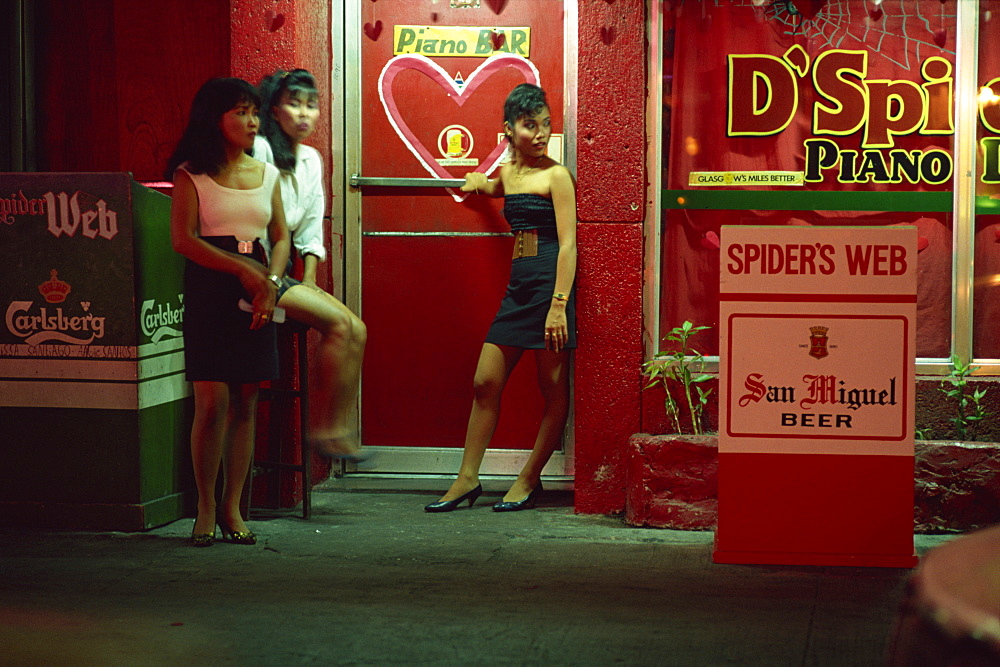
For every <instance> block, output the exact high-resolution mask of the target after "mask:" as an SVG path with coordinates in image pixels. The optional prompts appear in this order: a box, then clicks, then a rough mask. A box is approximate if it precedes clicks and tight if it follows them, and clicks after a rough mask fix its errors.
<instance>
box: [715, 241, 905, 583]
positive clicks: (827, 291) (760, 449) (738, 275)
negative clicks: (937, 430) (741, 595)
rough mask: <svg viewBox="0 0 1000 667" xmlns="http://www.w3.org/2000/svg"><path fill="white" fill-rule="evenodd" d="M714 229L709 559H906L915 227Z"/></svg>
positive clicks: (901, 562)
mask: <svg viewBox="0 0 1000 667" xmlns="http://www.w3.org/2000/svg"><path fill="white" fill-rule="evenodd" d="M721 239H722V258H721V267H720V268H721V285H720V319H719V323H720V329H721V331H720V343H721V349H720V380H719V385H720V401H721V403H720V405H721V409H720V432H719V435H720V437H719V455H720V458H719V467H720V470H719V530H718V533H717V536H716V552H715V559H716V561H718V562H759V563H797V564H817V565H818V564H823V565H875V566H886V567H898V566H909V565H912V564H913V562H914V556H913V406H914V397H913V386H914V377H913V373H914V370H913V362H914V344H915V336H914V327H915V314H916V313H915V311H916V268H917V266H916V265H917V259H916V257H917V255H916V252H917V250H916V230H915V228H913V227H909V226H893V227H814V226H727V227H723V234H722V237H721Z"/></svg>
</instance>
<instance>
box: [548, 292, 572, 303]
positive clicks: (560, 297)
mask: <svg viewBox="0 0 1000 667" xmlns="http://www.w3.org/2000/svg"><path fill="white" fill-rule="evenodd" d="M552 298H553V299H555V300H556V301H569V297H568V296H566V295H565V294H563V293H562V292H556V293H555V294H553V295H552Z"/></svg>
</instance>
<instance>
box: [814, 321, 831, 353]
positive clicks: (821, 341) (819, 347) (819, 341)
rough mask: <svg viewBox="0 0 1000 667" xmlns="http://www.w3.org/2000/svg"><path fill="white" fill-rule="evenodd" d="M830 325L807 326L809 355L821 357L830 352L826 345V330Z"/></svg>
mask: <svg viewBox="0 0 1000 667" xmlns="http://www.w3.org/2000/svg"><path fill="white" fill-rule="evenodd" d="M829 330H830V327H823V326H816V327H809V356H810V357H815V358H817V359H822V358H823V357H825V356H828V355H829V354H830V351H829V350H828V349H827V347H826V343H827V338H826V332H827V331H829Z"/></svg>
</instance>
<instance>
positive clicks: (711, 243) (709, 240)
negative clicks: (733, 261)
mask: <svg viewBox="0 0 1000 667" xmlns="http://www.w3.org/2000/svg"><path fill="white" fill-rule="evenodd" d="M720 245H721V243H720V242H719V235H718V234H716V233H715V232H705V235H704V236H703V237H701V247H702V248H704V249H705V250H718V249H719V246H720Z"/></svg>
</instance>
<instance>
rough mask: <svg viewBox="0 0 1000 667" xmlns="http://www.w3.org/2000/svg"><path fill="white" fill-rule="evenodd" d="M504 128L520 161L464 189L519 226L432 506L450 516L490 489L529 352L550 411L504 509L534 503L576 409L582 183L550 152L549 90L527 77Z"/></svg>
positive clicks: (475, 176) (472, 178)
mask: <svg viewBox="0 0 1000 667" xmlns="http://www.w3.org/2000/svg"><path fill="white" fill-rule="evenodd" d="M504 132H505V134H506V136H507V140H508V141H509V142H510V152H511V159H510V161H509V162H507V163H506V164H504V165H503V166H502V167H501V168H500V177H499V178H497V179H495V180H489V179H487V178H486V175H485V174H483V173H481V172H473V173H471V174H467V175H466V177H465V185H464V186H462V190H463V191H465V192H475V193H477V194H483V195H488V196H490V197H503V198H504V209H503V211H504V217H506V218H507V222H508V223H510V226H511V230H512V231H513V232H514V257H513V260H512V263H511V271H510V283H509V284H508V285H507V292H506V294H505V295H504V298H503V301H502V302H501V304H500V310H499V312H497V315H496V318H495V319H494V320H493V325H492V326H491V327H490V330H489V333H488V334H487V335H486V342H485V343H484V344H483V350H482V352H481V354H480V356H479V365H478V366H477V367H476V376H475V380H474V389H475V399H474V401H473V404H472V414H471V415H470V416H469V427H468V430H467V432H466V436H465V450H464V452H463V456H462V465H461V468H460V469H459V472H458V478H457V479H456V480H455V481H454V483H453V484H452V485H451V488H450V489H448V491H447V493H445V494H444V496H442V497H441V499H440V500H439V501H437V502H435V503H431V504H430V505H427V506H426V507H425V508H424V509H425V510H427V511H428V512H449V511H451V510H453V509H455V508H457V507H458V506H459V505H460V504H461V503H463V502H465V501H468V502H469V506H470V507H471V506H472V504H473V503H475V501H476V499H477V498H478V497H479V496H480V494H481V493H482V490H483V488H482V485H481V484H480V483H479V468H480V465H481V464H482V461H483V456H484V454H485V453H486V448H487V446H488V445H489V442H490V438H492V437H493V431H494V430H495V429H496V425H497V421H498V420H499V418H500V397H501V394H502V392H503V389H504V385H505V384H506V382H507V378H508V377H510V373H511V371H513V370H514V366H515V365H517V362H518V361H519V360H520V359H521V355H522V354H523V353H524V351H525V350H535V363H536V365H537V367H538V387H539V389H540V390H541V393H542V398H543V400H544V401H545V411H544V414H543V416H542V422H541V425H540V427H539V430H538V436H537V437H536V439H535V446H534V448H533V449H532V450H531V454H530V456H529V457H528V461H527V463H525V465H524V468H522V469H521V473H520V474H519V475H518V477H517V480H515V482H514V484H513V485H512V486H511V487H510V490H509V491H508V492H507V494H506V495H505V496H504V498H503V500H502V501H500V502H498V503H496V504H495V505H494V506H493V509H494V510H495V511H497V512H510V511H517V510H522V509H529V508H532V507H534V506H535V502H536V500H537V499H538V495H539V494H540V493H541V491H542V485H541V482H540V479H541V473H542V468H544V467H545V464H546V463H547V462H548V460H549V458H550V457H551V456H552V452H553V451H555V449H556V447H558V446H559V441H560V439H561V437H562V432H563V429H564V428H565V426H566V417H567V415H568V413H569V355H570V352H569V351H570V350H571V349H573V348H575V347H576V314H575V300H574V296H573V280H574V278H575V276H576V188H575V185H574V182H573V177H572V176H571V175H570V173H569V170H568V169H566V167H564V166H562V165H561V164H559V163H558V162H556V161H555V160H553V159H551V158H550V157H548V156H546V155H545V150H546V146H547V145H548V141H549V137H550V135H551V133H552V127H551V116H550V114H549V107H548V103H547V102H546V100H545V93H544V92H543V91H542V89H541V88H539V87H538V86H534V85H532V84H527V83H525V84H521V85H520V86H518V87H516V88H515V89H514V90H513V91H512V92H511V94H510V95H509V96H508V98H507V101H506V103H505V104H504Z"/></svg>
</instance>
